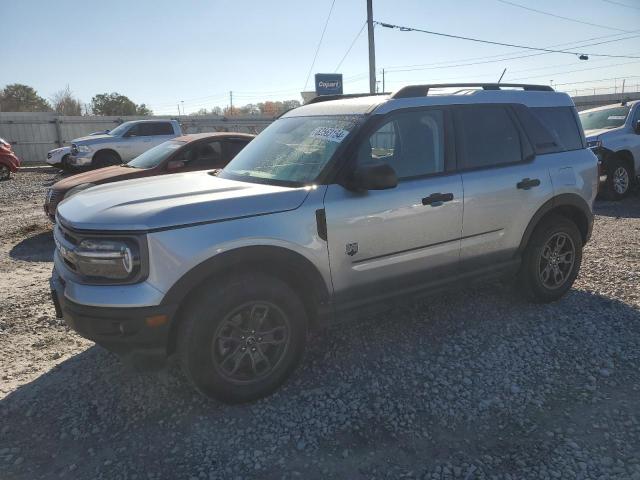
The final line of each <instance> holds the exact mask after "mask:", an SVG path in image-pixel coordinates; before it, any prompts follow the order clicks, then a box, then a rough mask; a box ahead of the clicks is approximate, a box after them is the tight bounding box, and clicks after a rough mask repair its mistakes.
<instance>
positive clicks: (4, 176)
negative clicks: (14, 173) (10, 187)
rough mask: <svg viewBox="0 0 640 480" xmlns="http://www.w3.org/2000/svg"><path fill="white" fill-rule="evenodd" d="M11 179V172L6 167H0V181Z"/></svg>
mask: <svg viewBox="0 0 640 480" xmlns="http://www.w3.org/2000/svg"><path fill="white" fill-rule="evenodd" d="M9 177H11V170H9V167H7V166H6V165H0V181H2V180H9Z"/></svg>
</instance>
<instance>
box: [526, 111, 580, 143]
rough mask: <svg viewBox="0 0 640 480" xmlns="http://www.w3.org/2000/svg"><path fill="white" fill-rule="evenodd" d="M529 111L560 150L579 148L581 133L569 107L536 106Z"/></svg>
mask: <svg viewBox="0 0 640 480" xmlns="http://www.w3.org/2000/svg"><path fill="white" fill-rule="evenodd" d="M531 112H532V113H533V114H534V115H535V116H536V117H537V118H538V119H539V120H540V122H541V123H542V124H543V125H544V126H545V127H547V130H549V132H550V133H551V135H552V136H553V140H554V141H555V143H556V144H557V145H558V147H559V149H560V151H565V152H566V151H569V150H579V149H581V148H583V146H582V135H581V134H580V130H578V124H577V123H576V117H575V115H574V113H573V108H571V107H537V108H531Z"/></svg>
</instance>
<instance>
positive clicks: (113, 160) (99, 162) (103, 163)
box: [91, 151, 122, 168]
mask: <svg viewBox="0 0 640 480" xmlns="http://www.w3.org/2000/svg"><path fill="white" fill-rule="evenodd" d="M91 163H92V164H93V167H94V168H104V167H110V166H111V165H120V164H121V163H122V160H121V158H120V156H119V155H118V154H117V153H115V152H109V151H106V152H98V153H96V154H95V156H94V157H93V161H92V162H91Z"/></svg>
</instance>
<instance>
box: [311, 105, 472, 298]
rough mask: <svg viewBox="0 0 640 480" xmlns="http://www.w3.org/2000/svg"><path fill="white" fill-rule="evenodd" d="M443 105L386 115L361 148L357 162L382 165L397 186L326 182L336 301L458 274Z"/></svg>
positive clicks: (455, 204)
mask: <svg viewBox="0 0 640 480" xmlns="http://www.w3.org/2000/svg"><path fill="white" fill-rule="evenodd" d="M448 125H449V115H448V112H447V110H446V109H442V108H429V109H417V110H411V111H406V112H398V113H394V114H391V115H389V116H388V117H387V118H386V119H385V120H383V121H382V124H380V125H379V126H377V127H375V130H374V131H373V133H371V134H370V135H367V136H366V138H364V139H363V141H362V142H361V144H360V145H359V147H358V153H357V158H356V159H355V162H354V163H356V164H364V163H369V162H379V161H382V162H386V163H388V164H389V165H391V166H392V167H393V168H394V170H395V171H396V174H397V175H398V179H399V183H398V185H397V187H395V188H393V189H389V190H377V191H368V192H353V191H350V190H347V189H345V188H344V187H342V186H341V185H337V184H333V185H329V186H328V188H327V192H326V195H325V204H324V205H325V215H326V222H327V237H328V247H329V260H330V266H331V278H332V281H333V287H334V294H335V299H336V302H337V303H338V305H339V306H342V307H348V306H354V305H356V304H358V303H361V302H365V301H367V300H371V299H372V298H374V299H378V300H380V299H383V298H385V297H386V296H388V295H392V294H396V293H402V292H407V291H410V290H414V289H419V288H420V287H421V286H422V285H426V284H429V283H432V282H438V281H440V280H443V279H444V278H446V277H448V276H452V275H454V274H455V269H456V266H457V262H458V255H459V248H460V231H461V228H462V182H461V178H460V175H459V174H457V173H455V172H453V171H452V168H451V167H452V160H453V158H452V155H451V153H452V152H451V150H450V148H449V146H450V142H448V141H447V139H448V135H449V132H450V130H451V129H450V128H448Z"/></svg>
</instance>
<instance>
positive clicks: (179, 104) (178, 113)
mask: <svg viewBox="0 0 640 480" xmlns="http://www.w3.org/2000/svg"><path fill="white" fill-rule="evenodd" d="M178 116H180V104H178Z"/></svg>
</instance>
